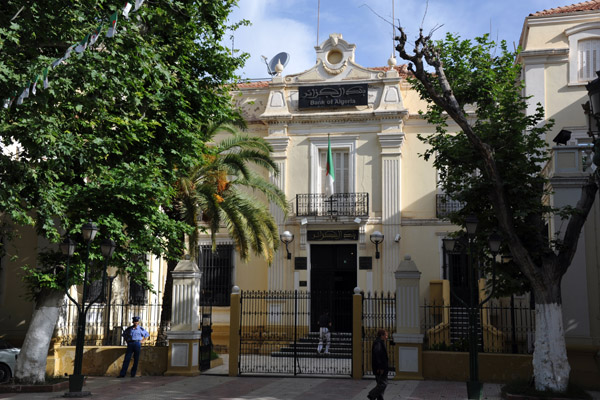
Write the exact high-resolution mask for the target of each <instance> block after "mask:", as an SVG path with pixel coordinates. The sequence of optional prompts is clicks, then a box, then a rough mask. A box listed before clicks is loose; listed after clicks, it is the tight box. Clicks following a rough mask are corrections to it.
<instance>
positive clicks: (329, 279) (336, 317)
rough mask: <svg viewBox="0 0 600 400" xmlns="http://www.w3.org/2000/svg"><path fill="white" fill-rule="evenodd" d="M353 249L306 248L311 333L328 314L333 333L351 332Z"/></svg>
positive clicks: (353, 276) (328, 246)
mask: <svg viewBox="0 0 600 400" xmlns="http://www.w3.org/2000/svg"><path fill="white" fill-rule="evenodd" d="M356 258H357V257H356V245H355V244H343V245H337V244H336V245H330V244H313V245H311V247H310V268H311V274H310V275H311V276H310V286H311V330H312V331H317V330H318V329H319V326H318V324H317V321H318V320H319V316H320V315H321V314H322V313H323V312H324V311H325V310H327V311H329V315H330V317H331V321H332V330H333V331H334V332H351V331H352V293H353V290H354V288H355V287H356Z"/></svg>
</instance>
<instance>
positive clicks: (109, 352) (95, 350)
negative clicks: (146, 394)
mask: <svg viewBox="0 0 600 400" xmlns="http://www.w3.org/2000/svg"><path fill="white" fill-rule="evenodd" d="M125 350H126V347H125V346H85V347H84V352H83V366H82V373H83V375H93V376H117V375H118V374H119V372H120V371H121V367H122V366H123V359H124V358H125ZM168 351H169V348H168V347H154V346H142V352H141V354H140V361H139V364H138V371H137V374H138V375H163V374H164V373H165V371H166V370H167V355H168ZM74 359H75V346H61V347H56V348H55V349H54V350H53V351H51V354H50V355H49V356H48V360H47V363H46V373H47V374H48V375H50V376H64V375H65V374H66V375H70V374H72V373H73V361H74ZM132 363H133V358H132V360H131V363H129V368H130V369H131V366H132V365H133V364H132Z"/></svg>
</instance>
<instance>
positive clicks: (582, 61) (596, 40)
mask: <svg viewBox="0 0 600 400" xmlns="http://www.w3.org/2000/svg"><path fill="white" fill-rule="evenodd" d="M565 35H566V36H567V37H568V38H569V84H570V85H584V84H586V83H588V82H589V81H591V80H593V79H596V78H597V75H596V71H598V70H600V22H589V23H585V24H580V25H576V26H574V27H572V28H569V29H566V30H565Z"/></svg>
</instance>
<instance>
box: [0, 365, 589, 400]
mask: <svg viewBox="0 0 600 400" xmlns="http://www.w3.org/2000/svg"><path fill="white" fill-rule="evenodd" d="M225 361H227V360H225ZM226 373H227V362H226V363H225V365H223V366H220V367H217V368H213V369H211V370H210V371H207V372H205V373H204V374H202V375H199V376H197V377H181V376H171V377H166V376H143V377H138V378H125V379H117V378H116V377H95V376H94V377H88V378H87V380H86V383H85V386H84V390H87V391H90V392H92V396H91V397H87V398H88V399H97V400H105V399H106V400H109V399H122V400H140V399H149V400H159V399H165V400H167V399H168V400H187V399H200V400H204V399H206V400H208V399H211V400H212V399H227V400H238V399H239V400H293V399H298V400H300V399H302V400H304V399H307V400H337V399H339V400H359V399H360V400H365V399H366V398H367V393H368V392H369V390H370V389H371V388H373V387H374V386H375V380H374V379H363V380H358V381H356V380H352V379H344V378H325V377H320V378H315V377H295V378H294V377H228V376H226ZM501 386H502V385H499V384H489V383H486V384H484V386H483V398H484V399H488V400H492V399H500V388H501ZM63 394H64V392H55V393H22V394H17V393H2V394H0V399H20V400H25V399H27V400H29V399H59V398H63V397H62V396H63ZM593 395H594V398H595V399H600V392H594V393H593ZM385 398H386V399H387V400H389V399H409V400H429V399H445V400H451V399H466V398H467V389H466V385H465V383H464V382H444V381H390V383H389V386H388V388H387V390H386V393H385Z"/></svg>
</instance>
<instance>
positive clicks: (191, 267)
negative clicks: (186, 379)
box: [165, 257, 202, 376]
mask: <svg viewBox="0 0 600 400" xmlns="http://www.w3.org/2000/svg"><path fill="white" fill-rule="evenodd" d="M201 276H202V273H201V272H200V270H199V269H198V266H197V265H196V263H195V262H193V261H191V260H190V259H189V257H187V259H185V260H181V261H179V263H177V266H176V267H175V269H174V270H173V299H177V300H178V301H173V305H172V321H173V322H172V325H171V330H170V331H169V332H167V339H168V340H169V356H168V364H167V371H166V372H165V375H167V376H168V375H184V376H194V375H198V374H199V373H200V369H199V364H200V360H199V358H200V357H199V355H200V353H199V350H200V337H201V336H202V332H201V331H200V329H199V328H200V278H201Z"/></svg>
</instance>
